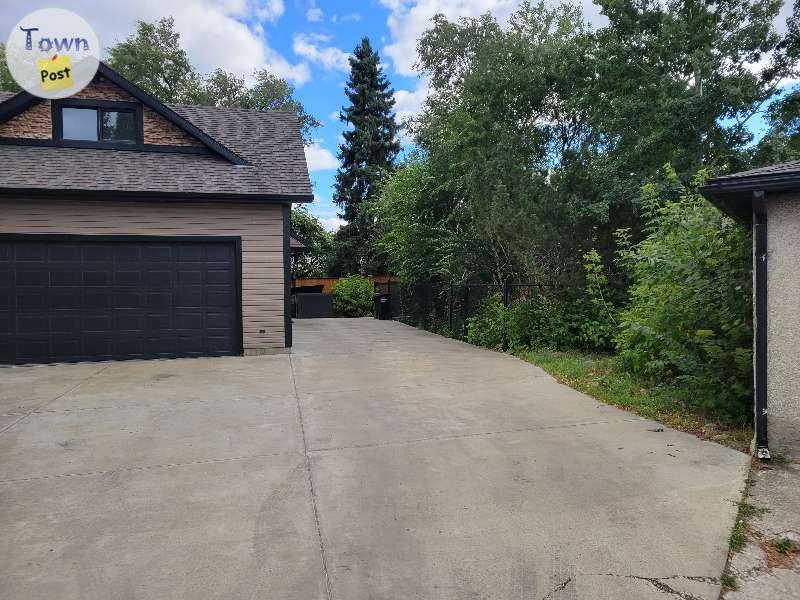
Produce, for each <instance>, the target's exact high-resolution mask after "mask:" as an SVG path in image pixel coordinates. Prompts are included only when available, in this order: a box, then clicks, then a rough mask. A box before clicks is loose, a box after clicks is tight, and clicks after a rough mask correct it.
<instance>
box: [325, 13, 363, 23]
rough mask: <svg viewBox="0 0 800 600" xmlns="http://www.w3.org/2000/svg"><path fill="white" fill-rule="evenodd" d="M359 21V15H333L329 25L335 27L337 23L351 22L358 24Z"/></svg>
mask: <svg viewBox="0 0 800 600" xmlns="http://www.w3.org/2000/svg"><path fill="white" fill-rule="evenodd" d="M360 20H361V15H360V14H358V13H347V14H346V15H333V16H332V17H331V23H333V24H334V25H337V24H339V23H347V22H349V21H352V22H353V23H358V22H359V21H360Z"/></svg>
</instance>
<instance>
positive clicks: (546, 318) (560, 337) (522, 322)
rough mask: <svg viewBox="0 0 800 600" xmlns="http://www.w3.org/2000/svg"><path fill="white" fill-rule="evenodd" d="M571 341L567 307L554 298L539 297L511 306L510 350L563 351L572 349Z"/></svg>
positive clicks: (540, 295) (547, 295)
mask: <svg viewBox="0 0 800 600" xmlns="http://www.w3.org/2000/svg"><path fill="white" fill-rule="evenodd" d="M572 341H573V335H572V332H571V328H570V324H569V321H568V318H567V312H566V306H565V305H564V303H563V302H561V301H559V300H558V299H557V298H555V297H554V296H553V295H549V294H536V295H535V296H532V297H530V298H528V299H526V300H522V301H519V302H515V303H514V304H513V305H512V306H511V307H510V309H509V316H508V342H509V346H510V347H511V348H514V349H519V350H530V349H534V348H552V349H554V350H561V349H565V348H568V347H570V346H571V345H572Z"/></svg>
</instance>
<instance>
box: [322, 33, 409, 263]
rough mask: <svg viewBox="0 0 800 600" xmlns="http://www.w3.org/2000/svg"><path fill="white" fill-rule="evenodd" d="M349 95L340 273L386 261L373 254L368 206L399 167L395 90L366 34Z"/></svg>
mask: <svg viewBox="0 0 800 600" xmlns="http://www.w3.org/2000/svg"><path fill="white" fill-rule="evenodd" d="M345 94H346V95H347V98H348V100H350V105H349V106H346V107H344V108H343V109H342V112H341V113H340V118H341V120H342V121H344V122H345V123H348V124H349V125H350V129H348V130H347V131H345V133H344V143H343V144H342V145H341V146H340V147H339V159H340V160H341V163H342V165H341V167H340V168H339V171H338V172H337V173H336V184H335V190H334V196H333V200H334V202H336V204H337V205H339V206H340V207H341V208H342V214H341V217H342V218H343V219H345V220H346V221H347V224H346V225H345V226H344V227H342V228H341V229H340V230H339V232H338V233H337V234H336V260H335V263H334V266H333V270H334V271H335V272H337V273H339V274H351V273H379V272H381V271H385V263H383V262H382V261H381V260H380V258H379V257H378V256H377V255H376V253H375V252H374V250H373V248H374V242H375V221H374V218H373V217H372V216H371V215H370V213H369V211H368V210H367V205H368V202H369V201H371V200H373V199H374V198H375V197H376V196H377V192H378V187H379V185H380V182H381V178H382V177H383V175H384V174H385V173H386V172H387V171H390V170H391V169H392V168H393V166H394V160H395V158H396V157H397V153H398V152H399V151H400V143H399V142H398V141H397V123H396V122H395V119H394V113H393V112H392V109H393V108H394V97H393V90H392V89H391V88H390V87H389V81H388V79H387V78H386V75H385V74H384V72H383V68H382V67H381V64H380V56H378V53H377V52H376V51H375V50H373V49H372V46H371V45H370V43H369V38H366V37H365V38H364V39H362V40H361V43H360V44H359V45H358V46H357V47H356V49H355V52H354V53H353V56H352V57H351V58H350V80H349V81H348V83H347V87H346V89H345Z"/></svg>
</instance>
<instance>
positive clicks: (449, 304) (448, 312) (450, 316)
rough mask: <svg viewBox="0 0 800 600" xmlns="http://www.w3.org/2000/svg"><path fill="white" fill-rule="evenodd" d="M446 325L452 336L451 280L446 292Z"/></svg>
mask: <svg viewBox="0 0 800 600" xmlns="http://www.w3.org/2000/svg"><path fill="white" fill-rule="evenodd" d="M447 327H448V329H449V330H450V337H453V282H452V281H451V282H450V291H449V292H448V294H447Z"/></svg>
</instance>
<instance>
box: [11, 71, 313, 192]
mask: <svg viewBox="0 0 800 600" xmlns="http://www.w3.org/2000/svg"><path fill="white" fill-rule="evenodd" d="M99 74H100V75H102V78H101V80H100V81H99V82H96V83H95V84H92V85H93V86H95V87H96V88H98V89H95V90H88V89H87V91H86V93H85V94H84V95H83V98H84V99H87V100H88V99H92V100H95V99H96V100H98V101H102V99H103V98H104V97H106V99H107V100H109V101H112V102H113V101H129V102H130V101H134V102H137V103H139V102H140V103H141V105H142V108H143V113H144V116H145V118H144V128H145V135H144V140H145V141H144V144H143V145H127V144H116V145H108V146H106V145H103V146H102V147H98V146H97V145H94V146H82V145H80V143H77V144H76V143H72V142H70V143H67V144H64V143H61V142H60V141H58V140H54V139H52V135H50V130H51V127H52V121H51V119H50V114H51V107H50V104H51V103H50V102H49V101H48V100H43V99H41V98H37V97H34V96H32V95H30V94H28V93H27V92H23V93H19V94H9V93H4V92H0V130H2V128H3V126H8V125H10V123H11V122H12V121H13V120H14V117H15V115H19V114H20V113H22V112H25V111H26V108H27V109H28V110H27V112H25V114H31V115H34V114H39V113H42V114H41V115H40V118H41V120H42V121H43V123H44V121H46V123H44V124H41V123H40V124H39V125H41V127H40V129H41V130H42V132H40V133H41V135H28V133H29V132H30V131H31V129H30V123H28V127H29V129H27V130H24V132H25V135H16V133H0V136H2V135H5V136H7V137H5V138H3V137H0V196H9V195H11V196H17V195H20V194H22V195H32V194H37V195H38V194H45V195H48V196H52V195H55V194H58V195H63V196H65V197H70V196H71V197H75V196H80V197H84V198H96V199H119V200H122V199H123V198H134V197H140V198H159V197H161V196H163V197H164V199H167V197H169V198H170V199H175V200H179V199H184V198H185V199H189V198H194V199H201V198H202V199H206V200H207V201H218V200H219V201H222V200H245V201H268V202H281V203H285V202H310V201H311V200H312V199H313V192H312V188H311V181H310V178H309V174H308V168H307V164H306V159H305V151H304V146H303V142H302V134H301V124H300V120H299V119H298V117H297V115H295V114H293V113H290V112H286V111H258V110H249V109H240V108H229V107H213V106H187V105H166V104H164V103H161V102H159V101H157V100H155V99H154V98H153V97H152V96H151V95H150V94H148V93H146V92H144V91H143V90H141V89H139V88H138V87H137V86H134V85H133V84H131V83H130V82H128V81H127V80H125V79H124V78H121V77H120V76H119V75H118V74H116V73H115V72H114V71H112V70H111V69H110V68H109V67H107V66H106V65H101V70H100V71H99ZM103 85H105V86H107V88H105V89H100V87H101V86H103ZM96 92H99V93H96ZM80 97H81V94H80V93H79V94H76V95H75V99H76V101H78V100H80ZM84 101H85V100H84ZM148 114H149V115H150V116H151V117H152V118H151V119H150V120H149V121H148V117H147V115H148ZM20 116H22V115H20ZM17 118H19V117H17ZM156 120H158V122H159V123H161V124H163V125H169V128H165V127H161V125H158V127H156V126H155V125H154V127H155V128H156V129H158V131H157V133H158V135H152V136H149V135H148V133H147V131H148V122H151V123H155V122H156ZM159 128H160V129H159ZM8 129H9V128H8V127H7V130H8ZM167 129H169V130H168V131H167ZM45 130H47V131H46V132H45ZM20 131H22V129H20ZM37 131H38V130H37ZM170 132H171V133H170ZM174 134H179V137H180V139H178V137H175V135H174ZM170 136H172V137H170ZM196 140H197V141H196ZM187 141H188V142H191V143H192V144H195V147H187ZM197 146H199V147H197ZM58 162H68V163H69V164H71V165H72V167H73V168H72V169H71V170H70V172H69V173H68V175H67V176H65V177H63V178H59V179H58V180H54V179H52V178H48V177H46V176H45V175H44V174H42V172H41V168H40V166H41V164H43V163H58Z"/></svg>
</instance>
